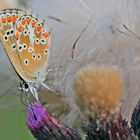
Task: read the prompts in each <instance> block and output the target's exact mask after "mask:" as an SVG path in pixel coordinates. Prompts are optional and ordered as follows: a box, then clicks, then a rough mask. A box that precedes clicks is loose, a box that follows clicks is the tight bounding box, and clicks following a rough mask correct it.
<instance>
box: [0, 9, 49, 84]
mask: <svg viewBox="0 0 140 140" xmlns="http://www.w3.org/2000/svg"><path fill="white" fill-rule="evenodd" d="M10 17H11V19H10ZM0 18H1V19H0V23H1V29H0V36H1V42H2V44H3V47H4V49H5V51H6V53H7V55H8V57H9V59H10V61H11V63H12V65H13V67H14V68H15V70H16V71H17V73H18V74H19V75H20V76H21V77H22V78H23V79H24V80H25V81H26V82H32V83H33V82H35V81H37V80H39V82H41V80H43V78H44V77H45V71H46V66H47V62H48V53H49V46H50V32H49V31H46V30H45V29H44V21H40V20H38V18H35V17H33V16H32V14H27V13H25V12H23V11H20V10H11V9H9V10H5V11H2V14H1V15H0Z"/></svg>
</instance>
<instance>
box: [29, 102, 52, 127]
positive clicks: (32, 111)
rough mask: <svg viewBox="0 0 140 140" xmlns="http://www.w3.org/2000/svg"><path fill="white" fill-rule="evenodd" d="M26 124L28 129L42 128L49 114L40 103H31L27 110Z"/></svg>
mask: <svg viewBox="0 0 140 140" xmlns="http://www.w3.org/2000/svg"><path fill="white" fill-rule="evenodd" d="M27 116H28V117H27V124H28V126H29V128H31V129H35V128H39V127H42V126H43V124H44V123H45V121H46V119H47V118H48V117H49V116H50V113H49V112H48V110H47V109H46V108H44V107H43V106H42V105H41V104H40V103H38V102H35V103H32V104H31V105H30V106H29V107H28V108H27Z"/></svg>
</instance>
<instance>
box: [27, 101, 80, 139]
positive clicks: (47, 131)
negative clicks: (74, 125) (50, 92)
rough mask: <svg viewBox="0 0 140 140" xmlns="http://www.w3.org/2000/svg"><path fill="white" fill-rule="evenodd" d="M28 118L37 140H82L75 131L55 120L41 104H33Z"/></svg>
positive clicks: (28, 112)
mask: <svg viewBox="0 0 140 140" xmlns="http://www.w3.org/2000/svg"><path fill="white" fill-rule="evenodd" d="M27 116H28V117H27V124H28V127H29V129H30V131H31V132H32V134H33V136H34V137H35V138H36V139H37V140H81V138H80V136H79V135H78V134H77V133H76V132H75V131H74V130H72V129H71V128H69V127H68V126H66V125H64V124H63V123H62V122H61V121H60V120H58V119H57V118H54V117H53V116H52V115H51V113H50V112H49V111H48V109H47V108H44V107H43V106H42V105H41V104H40V103H37V102H35V103H32V104H31V105H30V106H29V107H28V109H27Z"/></svg>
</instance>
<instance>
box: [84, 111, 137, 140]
mask: <svg viewBox="0 0 140 140" xmlns="http://www.w3.org/2000/svg"><path fill="white" fill-rule="evenodd" d="M101 118H102V119H101ZM101 118H94V119H90V121H89V122H90V123H89V126H88V127H87V138H86V140H137V138H136V136H135V134H134V132H133V130H132V129H131V128H130V127H129V125H128V122H127V121H126V120H125V119H123V117H122V116H121V114H120V113H118V114H116V115H115V116H112V117H110V118H109V117H107V116H104V117H101Z"/></svg>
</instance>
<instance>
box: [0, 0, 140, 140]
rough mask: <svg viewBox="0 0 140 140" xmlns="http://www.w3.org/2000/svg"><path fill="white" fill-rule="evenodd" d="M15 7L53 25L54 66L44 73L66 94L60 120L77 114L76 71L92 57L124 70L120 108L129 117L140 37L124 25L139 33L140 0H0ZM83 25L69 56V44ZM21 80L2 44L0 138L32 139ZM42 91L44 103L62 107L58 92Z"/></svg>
mask: <svg viewBox="0 0 140 140" xmlns="http://www.w3.org/2000/svg"><path fill="white" fill-rule="evenodd" d="M15 7H17V8H19V9H25V10H30V11H32V12H33V13H35V14H38V15H39V17H40V18H41V19H45V21H46V26H48V25H49V27H50V28H52V43H51V53H50V60H49V66H48V69H52V71H50V72H49V73H48V76H47V78H46V83H47V84H48V85H49V86H50V87H51V88H53V89H55V90H57V91H59V92H60V93H61V96H62V97H63V96H65V97H66V98H65V99H66V100H65V102H66V103H67V104H69V106H70V108H69V110H70V111H69V114H68V116H67V117H66V119H65V120H64V122H65V123H66V124H68V125H70V124H72V123H71V122H74V121H76V117H77V116H78V115H77V112H76V113H75V111H76V110H77V105H76V103H75V101H74V89H73V80H74V78H75V77H74V75H75V73H76V72H77V71H78V70H79V69H80V68H81V67H82V66H85V65H87V64H90V63H93V64H95V65H102V64H103V65H107V66H108V65H111V66H112V65H113V66H115V67H117V68H119V69H120V70H121V71H122V73H123V76H124V80H125V89H124V99H123V101H122V104H121V110H122V114H123V115H124V116H125V117H126V118H127V120H128V121H129V120H130V117H131V113H132V110H133V108H134V106H135V104H136V102H137V100H138V97H139V91H140V87H139V85H138V84H139V83H140V76H139V70H140V47H139V46H140V42H139V39H138V38H136V37H135V36H134V35H133V34H132V33H130V32H129V31H128V30H127V29H126V28H124V26H123V25H126V26H127V27H128V28H129V29H131V30H132V31H133V32H134V33H136V34H137V35H140V29H139V24H140V18H139V17H140V12H139V8H140V2H139V0H135V1H134V0H118V1H116V0H105V1H102V0H5V1H3V0H0V9H4V8H15ZM49 17H51V18H49ZM58 19H59V20H58ZM87 25H88V26H87ZM86 26H87V29H86V30H85V32H84V33H83V34H82V36H81V37H80V39H79V40H78V42H77V44H76V47H75V50H74V58H73V59H72V46H73V44H74V42H75V41H76V39H77V38H78V36H79V34H80V33H81V31H82V30H83V29H84V28H85V27H86ZM19 82H20V81H19V79H18V77H17V75H16V74H15V72H14V70H13V69H12V67H11V65H10V63H9V61H8V59H7V57H6V55H5V52H4V51H3V49H2V47H1V48H0V94H1V95H2V94H3V93H7V94H6V96H4V98H2V99H0V139H2V140H9V139H10V140H19V139H20V140H32V139H33V137H32V136H31V134H30V132H29V131H28V129H27V126H26V111H25V107H24V105H22V103H21V101H20V97H19V94H20V92H19V90H18V87H17V85H18V83H19ZM41 92H42V94H43V95H40V96H41V97H40V98H41V100H42V102H47V103H48V104H49V105H48V106H57V107H58V108H59V109H60V110H61V109H62V108H63V107H64V103H63V101H62V100H61V99H60V98H61V97H60V98H59V97H57V96H55V95H54V96H53V95H52V94H49V95H48V94H46V93H45V91H41ZM15 93H16V94H15ZM56 101H57V102H56ZM57 103H58V104H61V105H58V104H57ZM58 108H55V110H57V109H58ZM59 109H58V110H59ZM76 115H77V116H76Z"/></svg>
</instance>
